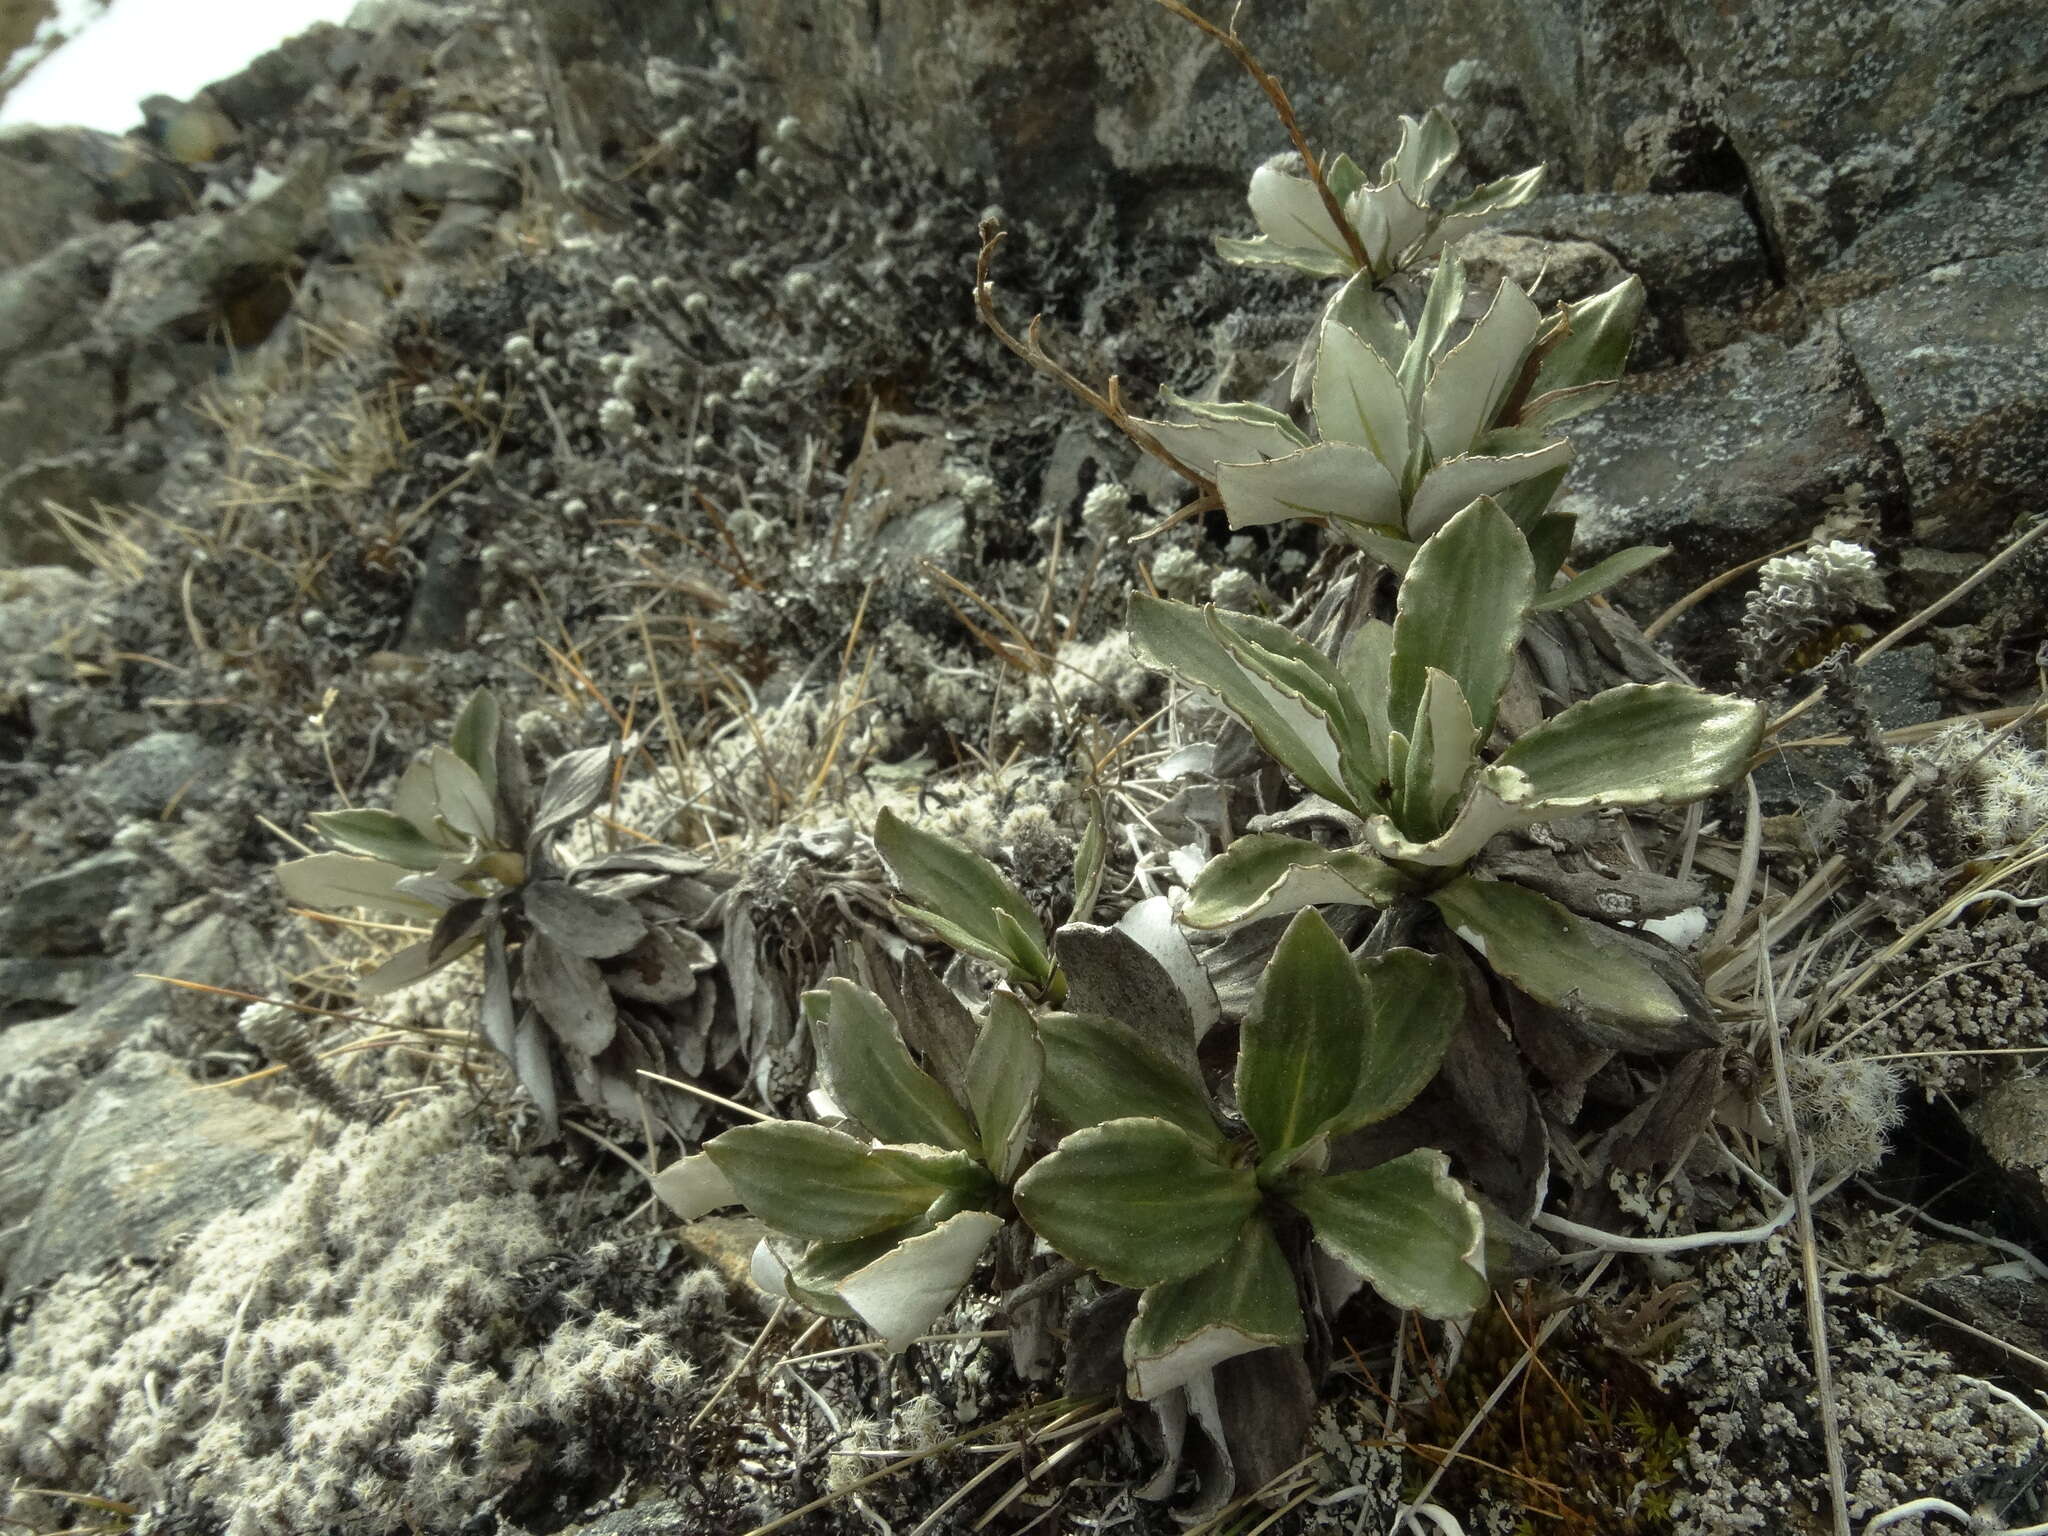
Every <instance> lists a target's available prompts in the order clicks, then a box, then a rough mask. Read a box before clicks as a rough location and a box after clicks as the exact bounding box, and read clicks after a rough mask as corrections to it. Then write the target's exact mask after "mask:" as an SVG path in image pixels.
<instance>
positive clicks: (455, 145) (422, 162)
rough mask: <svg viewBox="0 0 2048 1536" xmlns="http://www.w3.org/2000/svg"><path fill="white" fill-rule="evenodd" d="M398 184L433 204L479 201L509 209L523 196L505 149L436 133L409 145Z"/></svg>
mask: <svg viewBox="0 0 2048 1536" xmlns="http://www.w3.org/2000/svg"><path fill="white" fill-rule="evenodd" d="M398 185H399V189H400V190H401V191H402V192H404V193H405V195H406V196H407V197H410V198H412V199H413V200H414V201H415V202H421V203H426V204H428V205H429V206H433V207H438V206H440V205H441V204H443V203H476V204H479V205H481V206H483V207H487V208H506V207H510V206H511V204H512V203H513V202H515V201H516V200H517V199H518V196H519V182H518V179H517V177H515V176H514V175H513V173H512V170H511V167H510V165H509V164H508V157H507V156H506V155H505V154H504V153H503V152H502V151H496V150H494V149H493V148H492V147H491V146H488V145H485V144H478V143H474V142H472V141H470V140H468V139H444V138H441V137H439V136H437V135H434V134H422V135H420V136H419V137H418V138H416V139H414V140H413V141H412V143H411V144H410V145H408V146H407V147H406V151H405V161H404V164H403V166H402V167H401V169H400V172H399V178H398Z"/></svg>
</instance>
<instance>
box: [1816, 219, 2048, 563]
mask: <svg viewBox="0 0 2048 1536" xmlns="http://www.w3.org/2000/svg"><path fill="white" fill-rule="evenodd" d="M1841 324H1842V335H1843V337H1844V338H1845V339H1846V341H1847V342H1848V345H1849V347H1850V349H1851V350H1852V351H1853V353H1854V354H1855V357H1856V362H1857V365H1858V367H1859V368H1860V369H1861V371H1862V374H1863V378H1864V381H1865V382H1866V384H1867V385H1868V386H1869V389H1870V394H1871V397H1872V398H1873V399H1874V400H1875V401H1876V403H1877V408H1878V410H1879V411H1880V412H1882V414H1883V422H1884V433H1885V435H1886V437H1888V438H1889V439H1890V440H1891V441H1892V442H1893V443H1895V444H1896V445H1897V447H1898V451H1899V454H1900V456H1901V458H1902V459H1903V461H1904V467H1905V475H1906V484H1907V486H1908V488H1909V489H1910V491H1911V493H1912V512H1913V520H1914V527H1915V531H1916V533H1917V534H1918V536H1919V537H1920V538H1921V539H1923V540H1924V541H1926V542H1928V543H1933V544H1938V545H1941V546H1945V547H1947V548H1951V549H1971V550H1988V549H1989V548H1990V547H1991V546H1992V544H1993V543H1994V542H1995V541H1996V540H1997V539H1998V538H1999V537H2000V536H2001V535H2003V534H2004V533H2005V531H2006V530H2007V528H2008V527H2009V526H2010V525H2011V523H2012V519H2013V518H2014V516H2015V515H2017V514H2018V513H2020V512H2022V511H2030V510H2033V509H2034V508H2035V506H2036V505H2037V501H2038V496H2039V491H2040V486H2041V484H2042V482H2043V480H2044V478H2048V376H2044V374H2043V372H2042V369H2041V366H2040V359H2041V358H2042V357H2043V356H2044V355H2048V256H2044V255H2043V254H2042V252H2041V251H2040V249H2038V248H2035V249H2032V250H2028V251H2024V252H2021V251H2014V252H2009V253H2006V254H2003V255H1997V256H1986V257H1982V258H1979V259H1977V260H1974V261H1963V262H1957V263H1955V264H1953V265H1950V266H1943V267H1937V268H1935V269H1934V270H1933V271H1931V272H1928V273H1926V274H1924V275H1923V276H1920V277H1917V278H1914V279H1913V280H1912V281H1910V282H1906V283H1902V284H1900V285H1899V286H1898V287H1896V288H1891V289H1888V290H1886V291H1885V292H1883V293H1879V294H1875V295H1873V296H1872V297H1870V298H1866V299H1859V300H1857V301H1856V302H1854V303H1852V304H1848V305H1845V306H1844V307H1843V309H1842V311H1841Z"/></svg>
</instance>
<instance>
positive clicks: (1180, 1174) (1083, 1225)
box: [727, 1118, 1259, 1287]
mask: <svg viewBox="0 0 2048 1536" xmlns="http://www.w3.org/2000/svg"><path fill="white" fill-rule="evenodd" d="M727 1134H728V1135H729V1134H731V1133H730V1132H728V1133H727ZM1015 1198H1016V1202H1017V1210H1018V1212H1019V1213H1020V1214H1021V1215H1022V1216H1023V1217H1024V1219H1025V1221H1026V1222H1028V1223H1029V1224H1030V1226H1031V1230H1032V1231H1034V1232H1036V1233H1037V1234H1038V1235H1039V1236H1040V1237H1042V1238H1044V1239H1045V1240H1046V1242H1048V1243H1050V1244H1051V1245H1052V1246H1053V1247H1054V1248H1055V1249H1057V1250H1058V1251H1059V1252H1060V1253H1061V1254H1062V1255H1063V1256H1065V1257H1066V1258H1069V1259H1072V1260H1073V1261H1074V1262H1075V1263H1076V1264H1080V1265H1082V1266H1084V1267H1085V1268H1088V1269H1091V1270H1093V1271H1095V1273H1096V1274H1098V1275H1100V1276H1101V1277H1102V1278H1103V1279H1105V1280H1107V1281H1109V1282H1110V1284H1112V1285H1128V1286H1132V1287H1142V1286H1147V1285H1162V1284H1165V1283H1166V1282H1168V1281H1171V1280H1181V1279H1185V1278H1186V1277H1187V1276H1189V1275H1192V1274H1194V1273H1195V1272H1196V1271H1197V1270H1200V1269H1206V1268H1207V1267H1208V1266H1209V1265H1211V1264H1214V1263H1215V1262H1216V1261H1217V1260H1218V1259H1220V1258H1222V1257H1223V1256H1224V1255H1225V1254H1227V1253H1229V1252H1230V1250H1231V1249H1232V1248H1233V1247H1234V1246H1235V1245H1236V1242H1237V1234H1238V1231H1239V1229H1240V1228H1242V1227H1243V1225H1244V1222H1245V1218H1246V1217H1248V1216H1250V1215H1251V1214H1252V1212H1253V1210H1254V1209H1256V1208H1257V1206H1258V1201H1259V1191H1258V1185H1257V1184H1256V1182H1255V1181H1254V1180H1253V1177H1252V1171H1251V1170H1250V1169H1249V1168H1232V1167H1225V1166H1224V1165H1223V1164H1222V1163H1220V1162H1218V1161H1217V1159H1216V1154H1215V1153H1214V1152H1212V1151H1211V1150H1210V1149H1208V1148H1206V1147H1204V1146H1203V1145H1202V1144H1201V1143H1200V1142H1198V1141H1196V1140H1195V1139H1194V1138H1193V1137H1191V1136H1190V1135H1189V1134H1188V1133H1187V1132H1186V1131H1184V1130H1182V1129H1181V1128H1180V1127H1179V1126H1175V1125H1169V1124H1168V1123H1167V1122H1166V1121H1164V1120H1155V1119H1150V1118H1140V1119H1127V1120H1111V1121H1108V1122H1106V1123H1104V1124H1102V1125H1097V1126H1091V1127H1089V1128H1088V1129H1087V1130H1084V1131H1076V1132H1074V1133H1073V1134H1072V1135H1071V1136H1069V1137H1067V1138H1066V1139H1065V1140H1064V1141H1062V1142H1061V1143H1060V1144H1059V1146H1058V1147H1057V1148H1055V1149H1054V1150H1053V1152H1052V1153H1051V1154H1050V1155H1049V1156H1047V1157H1045V1158H1044V1159H1042V1160H1041V1161H1039V1162H1037V1163H1035V1164H1033V1165H1032V1167H1031V1169H1030V1170H1029V1171H1028V1172H1027V1173H1025V1175H1024V1177H1023V1178H1021V1179H1019V1180H1018V1181H1017V1187H1016V1190H1015Z"/></svg>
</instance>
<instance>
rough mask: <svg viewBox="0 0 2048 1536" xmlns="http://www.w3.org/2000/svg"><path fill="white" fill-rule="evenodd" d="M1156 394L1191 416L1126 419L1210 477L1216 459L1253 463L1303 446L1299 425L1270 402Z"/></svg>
mask: <svg viewBox="0 0 2048 1536" xmlns="http://www.w3.org/2000/svg"><path fill="white" fill-rule="evenodd" d="M1159 398H1160V399H1161V400H1163V401H1165V402H1166V404H1167V405H1169V406H1171V407H1172V408H1173V409H1174V410H1176V411H1181V412H1184V413H1186V414H1187V415H1188V416H1190V417H1192V418H1193V420H1191V421H1148V420H1146V419H1145V418H1144V417H1141V416H1134V417H1132V418H1131V425H1132V426H1134V427H1139V428H1142V429H1143V430H1144V432H1145V433H1146V434H1147V435H1148V436H1150V437H1151V438H1152V439H1153V440H1154V441H1156V442H1157V443H1158V444H1159V446H1160V447H1162V448H1164V449H1165V450H1166V451H1167V452H1168V453H1170V454H1172V455H1173V456H1174V457H1175V458H1176V459H1178V460H1180V462H1181V463H1183V464H1185V465H1187V466H1188V468H1190V469H1192V470H1194V471H1196V472H1197V473H1199V474H1203V475H1207V476H1208V477H1209V478H1210V479H1211V480H1214V479H1215V478H1216V466H1217V465H1218V464H1219V463H1223V464H1254V463H1257V462H1258V461H1259V460H1261V459H1277V458H1279V457H1280V456H1281V455H1283V454H1288V453H1293V452H1294V451H1295V450H1296V449H1299V448H1306V447H1307V446H1308V438H1307V437H1306V436H1305V435H1304V434H1303V433H1302V430H1301V428H1299V427H1297V426H1296V425H1295V424H1294V423H1293V421H1292V420H1290V419H1289V418H1288V417H1287V416H1286V415H1285V414H1284V413H1283V412H1280V411H1276V410H1274V409H1273V408H1272V407H1271V406H1270V405H1258V404H1254V403H1253V402H1251V401H1234V402H1229V403H1223V404H1219V403H1215V402H1212V401H1208V400H1188V399H1184V398H1182V397H1181V396H1179V395H1176V394H1175V393H1174V392H1173V391H1172V390H1170V389H1162V390H1161V391H1160V392H1159Z"/></svg>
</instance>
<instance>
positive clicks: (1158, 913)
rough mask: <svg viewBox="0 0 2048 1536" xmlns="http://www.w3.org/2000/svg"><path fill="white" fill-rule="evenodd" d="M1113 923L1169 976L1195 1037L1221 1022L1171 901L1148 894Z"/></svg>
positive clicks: (1205, 975)
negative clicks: (1178, 990) (1182, 1001)
mask: <svg viewBox="0 0 2048 1536" xmlns="http://www.w3.org/2000/svg"><path fill="white" fill-rule="evenodd" d="M1116 925H1117V927H1119V928H1121V929H1122V930H1123V931H1124V932H1125V933H1127V934H1129V935H1130V936H1131V937H1132V938H1133V939H1135V940H1136V941H1137V943H1138V945H1139V947H1140V948H1141V949H1143V950H1144V951H1145V952H1146V953H1147V954H1149V955H1150V956H1151V957H1152V958H1153V959H1154V960H1157V961H1158V962H1159V963H1160V965H1161V966H1163V967H1164V968H1165V970H1166V974H1167V975H1168V976H1171V977H1172V978H1173V984H1174V986H1176V987H1178V988H1179V989H1180V995H1181V997H1182V998H1183V999H1184V1000H1185V1001H1186V1002H1187V1005H1188V1014H1189V1016H1190V1017H1191V1018H1192V1019H1193V1020H1194V1023H1195V1038H1196V1039H1197V1040H1199V1039H1201V1038H1202V1036H1203V1035H1205V1034H1207V1033H1208V1032H1209V1031H1210V1030H1211V1029H1213V1028H1214V1027H1215V1026H1216V1024H1217V1023H1218V1022H1219V1021H1221V1019H1222V1018H1223V1004H1222V1003H1221V1002H1219V1001H1218V1000H1217V997H1216V987H1215V985H1214V983H1212V982H1211V981H1210V980H1209V973H1208V971H1206V970H1204V969H1203V967H1202V962H1201V960H1200V959H1198V958H1197V957H1196V955H1195V951H1194V949H1193V947H1192V946H1191V945H1190V944H1189V943H1188V938H1187V935H1186V934H1185V933H1183V932H1181V928H1180V924H1179V923H1177V922H1176V921H1175V920H1174V913H1173V904H1172V903H1171V902H1169V901H1168V900H1167V899H1166V898H1165V897H1164V896H1148V897H1146V898H1145V900H1143V901H1141V902H1137V903H1136V904H1134V905H1133V906H1132V907H1130V908H1129V909H1128V910H1127V911H1126V912H1125V913H1124V915H1123V916H1122V917H1120V918H1118V919H1117V924H1116Z"/></svg>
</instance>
